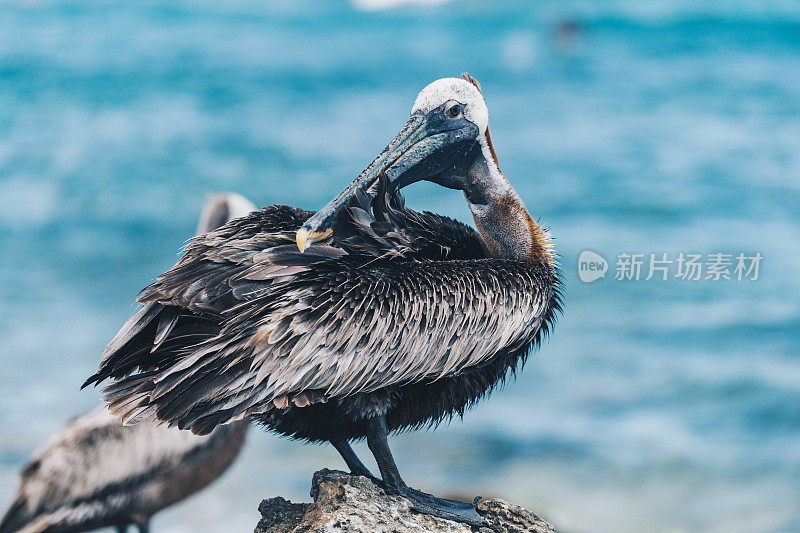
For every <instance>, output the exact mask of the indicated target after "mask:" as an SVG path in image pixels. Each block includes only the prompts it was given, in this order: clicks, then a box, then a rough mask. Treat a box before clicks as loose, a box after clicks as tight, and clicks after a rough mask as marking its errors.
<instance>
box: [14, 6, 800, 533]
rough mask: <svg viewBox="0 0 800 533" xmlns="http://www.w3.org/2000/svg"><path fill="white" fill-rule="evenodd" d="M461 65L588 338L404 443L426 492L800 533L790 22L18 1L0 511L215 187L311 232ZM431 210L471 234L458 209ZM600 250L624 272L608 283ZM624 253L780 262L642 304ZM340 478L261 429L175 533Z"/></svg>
mask: <svg viewBox="0 0 800 533" xmlns="http://www.w3.org/2000/svg"><path fill="white" fill-rule="evenodd" d="M462 71H469V72H470V73H472V74H473V75H475V76H476V77H477V78H478V79H479V80H480V81H481V82H482V84H483V87H484V92H485V95H486V99H487V103H488V106H489V110H490V115H491V117H490V123H491V128H492V136H493V139H494V141H495V145H496V148H497V151H498V154H499V157H500V163H501V168H502V169H503V171H504V172H505V174H506V175H507V177H508V178H509V180H510V181H511V182H512V183H513V184H514V186H515V187H516V188H517V190H518V192H519V193H520V194H521V196H522V197H523V198H524V200H525V202H526V204H527V205H528V207H529V208H530V210H531V211H532V213H533V214H534V215H535V217H537V218H538V219H540V221H541V222H542V223H543V224H545V225H547V226H548V227H549V228H550V229H551V231H552V234H553V236H554V238H555V243H556V248H557V250H558V252H559V253H560V257H561V259H560V261H561V266H562V269H563V274H564V282H565V304H564V315H563V317H562V318H561V319H560V320H559V322H558V324H557V326H556V328H555V331H554V334H553V335H552V337H551V338H550V339H549V340H548V341H547V342H546V343H545V344H544V345H543V347H542V349H541V350H540V351H539V352H538V353H537V354H536V355H535V356H533V357H532V358H531V359H530V360H529V362H528V364H527V366H526V368H525V370H524V372H522V373H521V375H520V376H519V377H518V378H517V379H516V381H514V382H510V383H508V384H507V385H506V386H505V387H504V389H503V390H501V391H499V392H497V393H495V394H494V395H493V396H492V397H491V398H490V399H489V400H488V401H485V402H483V403H482V404H481V405H480V406H479V407H477V408H476V409H474V410H473V411H472V412H470V413H469V414H468V415H467V416H466V417H465V418H464V420H463V422H459V421H457V422H454V423H453V424H451V425H450V426H449V427H446V428H440V429H439V430H437V431H435V432H420V433H413V434H407V435H401V436H398V437H396V438H394V439H393V445H394V449H395V453H396V456H397V460H398V463H399V465H400V468H401V470H402V471H403V472H404V473H405V476H406V478H407V480H408V481H409V483H410V484H412V485H416V486H421V487H422V488H424V489H428V490H430V491H434V492H438V493H443V494H453V493H456V492H457V493H460V494H463V495H473V494H483V495H484V496H489V495H492V496H500V497H503V498H506V499H509V500H512V501H515V502H518V503H520V504H523V505H526V506H528V507H530V508H531V509H534V510H535V511H536V512H538V513H539V514H541V515H542V516H544V517H545V518H547V519H549V520H551V521H552V522H554V523H555V524H556V525H557V526H558V528H559V529H560V530H562V531H569V532H584V531H585V532H588V531H592V532H604V531H608V532H628V531H629V532H638V531H669V532H678V531H719V532H732V531H764V532H779V531H780V532H784V531H800V446H799V445H798V442H800V354H799V353H798V351H800V350H799V349H800V301H799V299H798V296H800V267H798V262H797V258H798V257H800V210H799V209H798V206H799V205H800V5H798V4H797V3H796V2H789V1H784V2H770V3H767V2H757V1H753V2H719V1H711V2H696V1H689V0H658V1H651V2H639V1H621V0H617V1H614V0H595V1H590V0H586V1H567V2H557V1H552V2H544V1H542V2H527V1H516V2H476V1H469V2H458V1H453V2H438V1H418V2H403V1H400V0H358V1H354V2H352V3H346V2H333V1H331V2H309V1H298V2H274V3H273V2H261V1H237V2H225V3H220V2H211V1H188V0H187V1H174V0H172V1H165V0H160V1H155V0H153V1H146V2H101V1H91V0H89V1H80V2H78V1H75V2H56V1H50V0H25V1H15V0H11V1H8V0H7V1H5V2H2V3H0V354H1V357H2V367H3V371H2V372H0V427H2V428H3V430H2V431H0V505H5V502H6V501H7V500H8V498H9V497H10V495H11V494H12V491H13V490H14V485H15V483H16V481H15V476H16V473H17V471H18V469H19V468H20V467H21V465H22V464H23V463H24V462H25V461H26V460H27V459H28V457H29V456H30V454H31V453H32V451H33V450H34V449H35V448H36V447H37V446H39V445H40V444H41V443H42V442H43V441H44V440H46V438H47V437H48V436H49V435H50V434H52V433H53V432H54V431H56V430H58V429H59V428H60V427H61V426H62V425H63V423H64V422H65V421H66V420H67V419H68V418H70V417H71V416H73V415H75V414H77V413H80V412H82V411H84V410H87V409H89V408H91V407H92V406H94V405H95V404H96V403H97V402H98V397H99V391H97V390H86V391H82V392H81V391H79V390H78V387H79V385H80V383H81V382H82V381H83V379H84V378H85V377H86V376H87V375H89V374H90V373H91V372H93V370H94V369H95V368H96V365H97V364H98V361H99V353H100V350H101V349H102V347H103V346H104V345H105V343H106V342H107V341H108V340H109V339H110V338H111V337H113V335H114V334H115V333H116V331H117V329H118V328H119V326H120V325H121V324H122V323H123V322H124V320H125V319H126V318H127V317H128V315H129V314H130V312H131V311H132V306H131V304H132V302H133V299H134V297H135V295H136V294H137V291H138V290H139V289H140V288H142V287H143V286H145V285H146V284H147V283H148V282H149V281H150V280H151V279H152V277H153V276H155V275H156V274H158V273H160V272H161V271H163V270H164V269H166V268H168V267H169V266H171V264H172V263H173V262H174V261H175V259H176V257H177V251H178V249H179V247H180V245H181V244H182V242H183V241H184V240H185V239H186V238H188V237H189V236H190V235H191V233H192V231H193V228H194V225H195V221H196V217H197V215H198V213H199V210H200V208H201V206H202V203H203V201H204V199H205V198H206V196H207V195H208V194H209V193H211V192H214V191H219V190H233V191H237V192H240V193H242V194H245V195H246V196H248V197H249V198H251V199H252V200H253V201H255V202H256V203H258V204H260V205H267V204H272V203H287V204H291V205H296V206H301V207H304V208H308V209H313V208H317V207H319V206H321V205H323V204H324V203H325V202H326V201H327V200H328V199H330V198H331V197H332V196H333V195H334V194H335V193H336V192H338V191H339V190H340V189H341V188H342V187H343V186H344V185H345V184H346V183H348V182H349V181H350V180H351V179H352V178H353V177H354V176H355V175H356V174H357V173H358V172H359V171H360V170H361V169H362V168H363V167H364V166H365V165H366V164H367V163H368V162H369V161H370V160H371V159H372V157H373V156H374V154H376V153H377V152H378V151H379V150H380V149H381V148H382V147H383V146H384V145H385V143H386V142H387V141H388V140H389V139H390V138H391V137H392V135H393V134H394V133H395V132H396V131H397V129H398V128H399V127H400V126H402V125H403V124H404V123H405V120H406V117H407V114H408V111H409V109H410V107H411V103H412V102H413V99H414V97H415V96H416V93H417V92H418V91H419V90H420V89H421V88H422V87H423V86H424V85H426V84H427V83H428V82H430V81H432V80H434V79H436V78H439V77H442V76H452V75H458V74H459V73H460V72H462ZM406 197H407V203H408V204H409V205H410V206H412V207H414V208H417V209H431V210H436V211H437V212H440V213H443V214H447V215H451V216H455V217H458V218H460V219H462V220H467V221H468V220H469V214H468V211H467V209H466V206H465V204H464V201H463V199H462V198H461V196H460V195H459V194H458V193H456V192H454V191H448V190H444V189H440V188H437V187H435V186H432V185H428V184H418V185H414V186H413V187H410V188H408V189H407V190H406ZM587 249H588V250H593V251H595V252H597V253H599V254H600V255H601V256H603V257H604V258H605V259H607V260H608V262H609V265H608V272H607V273H606V276H605V278H602V279H599V280H597V281H595V282H592V283H583V282H581V281H580V279H579V277H578V260H577V259H578V256H579V254H580V252H581V251H583V250H587ZM623 252H625V253H632V254H637V253H640V254H645V256H644V257H645V260H647V259H648V258H649V254H650V253H656V254H658V255H659V256H660V254H661V253H667V254H669V257H670V258H673V259H674V258H675V257H677V255H678V254H679V253H681V252H684V253H699V254H702V255H703V256H704V257H706V256H707V254H712V253H716V252H724V253H729V254H733V255H736V254H738V253H740V252H742V253H745V254H746V255H748V256H752V255H754V254H756V253H760V254H761V255H762V257H763V261H762V262H761V263H760V271H759V277H758V279H757V280H742V281H739V280H736V279H731V280H720V281H713V280H699V281H688V280H681V279H675V278H674V276H673V273H670V277H671V279H669V280H667V281H662V280H660V279H659V278H658V276H656V278H655V279H651V280H649V281H646V280H645V279H644V278H645V277H646V276H645V274H646V269H647V265H646V264H645V267H644V269H645V270H644V271H643V275H642V279H640V280H638V281H636V280H617V279H614V277H615V273H616V263H617V257H618V254H620V253H623ZM673 267H674V265H673ZM358 450H359V451H360V452H361V453H362V454H363V455H364V456H365V458H368V452H367V451H366V449H365V447H364V446H363V445H359V447H358ZM370 464H371V463H370ZM321 467H338V468H342V467H343V465H342V464H341V461H340V460H339V459H338V457H337V455H336V453H335V452H334V451H333V450H332V449H331V448H330V447H319V446H307V445H302V444H299V443H293V442H289V441H286V440H283V439H280V438H278V437H275V436H272V435H268V434H265V433H262V432H259V431H258V430H254V431H252V432H251V435H250V439H249V443H248V444H247V446H246V450H245V452H244V453H243V455H242V457H241V458H240V460H239V461H238V463H236V464H235V466H234V467H233V468H232V469H231V470H230V471H229V472H228V473H227V475H226V476H225V477H224V478H223V479H222V480H221V481H219V482H218V483H217V484H216V485H214V486H213V487H212V488H211V489H209V490H207V491H205V492H203V493H202V494H201V495H198V496H196V497H194V498H192V499H190V500H189V501H187V502H185V503H183V504H181V505H178V506H176V507H174V508H172V509H170V510H168V511H165V512H164V513H162V514H161V515H158V516H157V517H156V519H155V521H154V527H155V528H156V530H157V531H164V532H184V531H185V532H189V531H198V530H202V531H248V530H251V529H252V528H253V527H254V526H255V523H256V521H257V519H258V512H257V506H258V503H259V501H260V500H261V499H262V498H264V497H268V496H273V495H278V494H280V495H283V496H286V497H289V498H292V499H294V500H306V501H307V500H308V488H309V483H310V476H311V473H312V472H313V471H314V470H316V469H319V468H321Z"/></svg>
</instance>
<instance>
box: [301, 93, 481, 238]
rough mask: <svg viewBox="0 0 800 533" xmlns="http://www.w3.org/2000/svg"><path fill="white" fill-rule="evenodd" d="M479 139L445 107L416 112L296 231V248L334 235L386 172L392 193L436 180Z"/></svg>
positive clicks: (469, 125)
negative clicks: (341, 218) (341, 217)
mask: <svg viewBox="0 0 800 533" xmlns="http://www.w3.org/2000/svg"><path fill="white" fill-rule="evenodd" d="M477 136H478V127H477V126H475V124H473V123H472V122H469V121H468V120H466V119H464V118H461V119H459V120H452V119H451V120H447V118H446V117H445V116H444V114H443V108H442V107H439V108H437V109H434V110H432V111H431V112H429V113H427V114H422V113H414V114H412V115H411V118H410V119H409V120H408V122H407V123H406V125H405V126H404V127H403V129H402V130H400V133H398V134H397V136H396V137H395V138H394V139H393V140H392V142H390V143H389V145H388V146H387V147H386V148H384V149H383V151H382V152H381V153H380V155H379V156H378V157H376V158H375V160H374V161H373V162H372V163H370V165H369V166H368V167H367V168H366V169H364V171H363V172H362V173H361V174H360V175H359V176H358V177H357V178H356V179H355V180H354V181H353V182H352V183H351V184H350V185H348V186H347V188H346V189H345V190H343V191H342V192H340V193H339V194H338V195H337V196H336V198H334V199H333V200H331V201H330V202H328V204H327V205H326V206H325V207H323V208H322V209H320V210H319V211H317V213H316V214H315V215H314V216H312V217H311V218H309V219H308V220H307V221H306V223H305V224H303V226H302V227H301V228H300V229H299V230H297V236H296V240H297V247H298V248H299V249H300V251H301V252H304V251H305V250H306V249H307V248H308V247H309V246H310V245H311V244H312V243H314V242H316V241H320V240H322V239H325V238H327V237H328V236H329V235H331V233H333V225H334V221H335V220H336V215H337V213H338V212H339V210H340V209H341V208H342V207H345V206H346V205H347V204H348V203H349V202H350V200H351V199H352V198H353V197H354V196H355V195H356V192H357V191H362V192H364V193H366V192H367V191H369V189H370V188H371V187H372V185H373V184H375V182H376V181H377V180H378V177H379V176H380V175H381V173H384V172H385V173H386V177H387V178H388V180H389V192H393V191H395V190H396V189H400V188H403V187H405V186H406V185H410V184H411V183H414V182H416V181H419V180H422V179H429V180H431V181H435V179H434V178H435V176H437V175H438V174H441V173H442V172H444V171H447V170H453V169H454V168H455V167H458V166H459V165H457V164H454V160H457V159H458V158H459V157H462V158H463V157H464V156H465V155H466V153H468V152H469V150H470V149H471V148H472V147H473V146H477V144H476V142H475V140H476V138H477Z"/></svg>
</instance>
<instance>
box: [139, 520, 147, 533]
mask: <svg viewBox="0 0 800 533" xmlns="http://www.w3.org/2000/svg"><path fill="white" fill-rule="evenodd" d="M136 527H137V528H138V529H139V533H150V521H149V520H147V521H146V522H142V523H141V524H136Z"/></svg>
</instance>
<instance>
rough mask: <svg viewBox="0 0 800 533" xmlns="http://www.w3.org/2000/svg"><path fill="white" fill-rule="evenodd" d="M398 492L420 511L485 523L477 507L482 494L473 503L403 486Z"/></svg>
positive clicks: (480, 523)
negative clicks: (438, 496)
mask: <svg viewBox="0 0 800 533" xmlns="http://www.w3.org/2000/svg"><path fill="white" fill-rule="evenodd" d="M397 494H398V495H399V496H402V497H403V498H405V499H407V500H408V501H410V502H411V508H412V509H414V510H415V511H418V512H420V513H425V514H429V515H432V516H436V517H438V518H445V519H447V520H454V521H456V522H463V523H465V524H469V525H472V526H481V525H483V518H481V515H479V514H478V511H477V509H476V507H477V503H478V500H479V499H480V496H478V497H477V498H475V500H474V501H473V502H472V503H468V502H462V501H458V500H448V499H446V498H437V497H436V496H433V495H431V494H427V493H425V492H422V491H419V490H416V489H412V488H411V487H403V488H400V489H399V490H397Z"/></svg>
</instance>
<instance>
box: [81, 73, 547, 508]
mask: <svg viewBox="0 0 800 533" xmlns="http://www.w3.org/2000/svg"><path fill="white" fill-rule="evenodd" d="M488 117H489V115H488V110H487V107H486V104H485V102H484V99H483V96H482V93H481V90H480V85H479V84H478V83H477V81H475V80H474V79H472V78H470V77H469V76H468V75H463V76H462V78H461V79H458V78H445V79H440V80H437V81H435V82H433V83H431V84H430V85H428V86H427V87H425V89H423V90H422V92H421V93H420V94H419V96H418V97H417V99H416V102H415V103H414V106H413V108H412V112H411V117H410V119H409V120H408V123H407V124H406V125H405V127H403V129H402V130H401V131H400V133H399V134H398V135H397V137H396V138H395V139H394V140H393V141H392V142H391V143H389V145H388V146H387V147H386V149H384V150H383V152H381V154H380V155H379V156H378V157H377V158H376V159H375V160H374V161H373V162H372V163H371V164H370V165H369V166H368V167H367V168H366V169H365V170H364V172H362V173H361V175H359V177H358V178H357V179H356V180H355V181H354V182H353V183H351V184H350V185H349V186H348V187H347V188H346V189H345V190H344V191H343V192H342V193H340V194H339V195H338V196H337V197H336V198H335V199H334V200H333V201H331V202H330V203H329V204H328V205H326V206H325V207H324V208H323V209H321V210H320V211H318V212H317V213H311V212H309V211H303V210H301V209H295V208H292V207H288V206H272V207H267V208H264V209H263V210H261V211H260V212H257V213H252V214H251V215H249V216H247V217H245V218H241V219H238V220H236V221H234V222H232V223H229V224H227V225H226V226H223V227H222V228H220V229H218V230H216V231H214V232H212V233H209V234H207V235H205V236H204V237H201V238H199V239H197V240H195V241H194V242H192V243H191V244H190V245H189V246H187V248H186V253H185V255H184V256H183V257H182V258H181V259H180V260H179V261H178V263H177V264H176V265H175V266H174V267H173V268H172V269H170V270H169V271H167V272H166V273H164V274H162V275H161V276H159V277H158V278H157V279H156V281H155V282H154V283H153V284H152V285H150V286H149V287H147V288H145V289H144V290H143V291H142V292H141V294H140V295H139V299H138V300H139V302H140V303H141V304H142V308H141V309H140V310H139V312H138V313H136V314H135V315H134V316H133V317H131V318H130V319H129V320H128V322H126V324H125V325H124V326H123V327H122V329H121V330H120V332H119V333H118V334H117V336H116V337H115V338H114V339H113V340H112V341H111V342H110V343H109V345H108V346H107V347H106V349H105V350H104V351H103V357H102V361H101V364H100V369H99V371H98V372H97V373H96V374H95V375H93V376H91V377H90V378H89V379H88V380H87V381H86V383H85V384H84V385H87V384H90V383H100V382H101V381H103V380H105V379H107V378H112V379H113V380H114V382H113V383H111V384H110V385H109V386H108V387H107V388H106V389H105V396H104V398H105V400H106V401H107V402H108V403H109V407H110V408H111V409H112V410H113V411H114V412H115V413H118V414H119V415H120V416H122V417H123V418H124V419H125V420H126V421H127V422H128V423H134V422H136V421H140V420H161V421H164V422H166V423H169V424H171V425H177V426H178V427H181V428H189V429H191V430H192V431H194V432H196V433H199V434H205V433H208V432H209V431H212V430H213V429H214V428H216V427H218V426H219V425H220V424H225V423H227V422H230V421H233V420H239V419H242V418H244V417H249V416H253V417H255V418H256V419H257V420H259V421H260V422H261V423H262V424H263V425H265V426H266V427H267V428H268V429H270V430H272V431H275V432H278V433H281V434H283V435H287V436H290V437H294V438H298V439H304V440H306V441H314V442H321V441H329V442H331V443H332V444H333V445H334V446H335V447H336V449H337V450H338V451H339V452H340V453H341V455H342V457H343V459H344V460H345V461H346V463H347V465H348V466H349V468H350V469H351V471H353V472H354V473H359V474H364V475H370V474H369V471H368V470H367V469H366V467H364V465H363V464H362V463H361V461H359V459H358V457H357V456H356V454H355V453H354V452H353V450H352V448H351V447H350V445H349V441H351V440H354V439H362V438H364V437H366V439H367V443H368V445H369V448H370V450H371V451H372V453H373V455H374V456H375V459H376V462H377V464H378V468H379V469H380V473H381V478H382V482H383V485H384V487H385V488H386V490H387V491H388V492H389V493H392V494H396V495H399V496H402V497H405V498H406V499H408V500H410V502H411V504H412V506H413V507H414V508H415V509H417V510H418V511H421V512H424V513H428V514H432V515H436V516H439V517H443V518H449V519H453V520H460V521H462V522H466V523H470V524H480V523H481V519H480V516H479V515H478V514H477V512H476V511H475V506H474V502H473V503H465V502H458V501H453V500H444V499H440V498H436V497H434V496H431V495H429V494H425V493H423V492H420V491H417V490H415V489H412V488H410V487H408V486H407V485H406V484H405V482H404V481H403V479H402V478H401V477H400V474H399V472H398V469H397V466H396V465H395V462H394V459H393V458H392V455H391V452H390V450H389V446H388V442H387V434H388V433H390V432H396V431H401V430H404V429H414V428H421V427H426V426H433V425H436V424H437V423H439V422H441V421H442V420H445V419H449V418H452V417H453V416H454V415H463V413H464V411H465V409H466V408H468V407H469V406H471V405H472V404H474V403H475V402H477V401H478V400H479V399H480V398H482V397H483V396H485V395H486V394H487V393H488V392H490V391H491V390H492V389H493V388H494V387H495V386H496V385H498V384H499V383H501V382H502V381H503V380H504V379H505V378H506V377H507V376H508V375H509V374H511V373H513V372H514V371H515V370H517V369H518V368H519V367H520V365H521V364H522V362H524V360H525V358H526V356H527V354H528V353H529V351H530V349H531V347H532V346H535V345H537V344H538V343H539V341H540V340H541V338H542V336H543V335H544V334H546V333H547V331H548V330H549V329H550V327H551V326H552V323H553V320H554V315H555V314H556V312H557V311H558V308H559V289H558V287H559V283H558V275H557V270H556V265H555V261H554V253H553V251H552V250H551V246H550V239H549V237H548V234H547V232H546V231H545V230H544V229H542V228H541V227H540V226H539V225H538V224H537V223H536V222H535V221H534V220H533V218H531V216H530V215H529V214H528V211H527V210H526V208H525V206H524V204H523V202H522V200H521V199H520V198H519V196H518V195H517V193H516V192H515V191H514V189H513V187H512V186H511V185H510V183H509V182H508V181H507V180H506V178H505V177H504V176H503V174H502V173H501V172H500V169H499V166H498V161H497V155H496V153H495V151H494V148H493V146H492V142H491V138H490V136H489V128H488V123H489V118H488ZM423 179H424V180H428V181H432V182H434V183H437V184H439V185H442V186H445V187H448V188H452V189H459V190H461V191H463V193H464V196H465V198H466V200H467V202H468V204H469V207H470V209H471V211H472V214H473V217H474V220H475V224H476V226H477V229H478V231H477V232H476V231H474V230H473V229H471V228H469V227H468V226H466V225H464V224H461V223H459V222H456V221H454V220H451V219H449V218H445V217H442V216H439V215H435V214H432V213H417V212H414V211H412V210H410V209H407V208H405V206H404V204H403V201H402V197H401V196H400V194H399V189H401V188H402V187H405V186H407V185H409V184H411V183H413V182H415V181H419V180H423ZM295 244H296V245H295ZM298 248H299V249H298Z"/></svg>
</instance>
